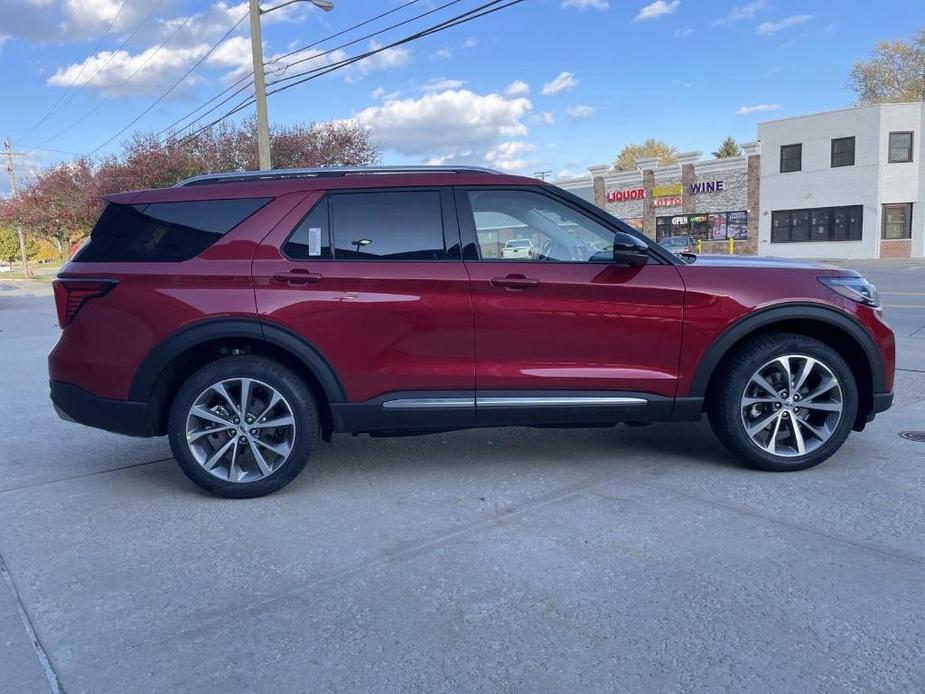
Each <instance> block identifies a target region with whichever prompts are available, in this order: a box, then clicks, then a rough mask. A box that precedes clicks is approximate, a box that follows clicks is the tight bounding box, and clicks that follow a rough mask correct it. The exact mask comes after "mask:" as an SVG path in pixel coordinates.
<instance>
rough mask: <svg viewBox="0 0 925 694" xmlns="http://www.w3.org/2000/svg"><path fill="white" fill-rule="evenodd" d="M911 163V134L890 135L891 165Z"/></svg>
mask: <svg viewBox="0 0 925 694" xmlns="http://www.w3.org/2000/svg"><path fill="white" fill-rule="evenodd" d="M907 161H912V133H911V132H903V133H890V158H889V162H890V163H891V164H899V163H902V162H907Z"/></svg>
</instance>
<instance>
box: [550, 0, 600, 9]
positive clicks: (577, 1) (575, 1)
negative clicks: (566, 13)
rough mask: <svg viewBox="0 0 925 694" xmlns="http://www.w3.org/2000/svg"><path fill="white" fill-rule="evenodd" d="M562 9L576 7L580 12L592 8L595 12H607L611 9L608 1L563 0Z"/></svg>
mask: <svg viewBox="0 0 925 694" xmlns="http://www.w3.org/2000/svg"><path fill="white" fill-rule="evenodd" d="M560 4H561V5H562V7H574V8H576V9H579V10H587V9H588V8H592V9H595V10H606V9H609V8H610V3H609V2H608V1H607V0H562V2H561V3H560Z"/></svg>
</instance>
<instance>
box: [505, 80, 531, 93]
mask: <svg viewBox="0 0 925 694" xmlns="http://www.w3.org/2000/svg"><path fill="white" fill-rule="evenodd" d="M504 93H505V94H506V95H507V96H526V95H527V94H529V93H530V85H529V84H527V83H526V82H524V81H523V80H514V81H513V82H511V83H510V84H509V85H507V87H505V88H504Z"/></svg>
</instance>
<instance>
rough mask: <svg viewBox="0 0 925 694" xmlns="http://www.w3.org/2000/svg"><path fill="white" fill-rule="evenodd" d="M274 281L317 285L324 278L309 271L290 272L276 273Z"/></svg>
mask: <svg viewBox="0 0 925 694" xmlns="http://www.w3.org/2000/svg"><path fill="white" fill-rule="evenodd" d="M273 279H274V280H276V281H277V282H285V283H286V284H317V283H318V282H320V281H321V280H322V279H324V277H323V276H322V275H319V274H318V273H316V272H309V271H308V270H290V271H289V272H274V273H273Z"/></svg>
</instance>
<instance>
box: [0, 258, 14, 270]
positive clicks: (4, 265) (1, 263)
mask: <svg viewBox="0 0 925 694" xmlns="http://www.w3.org/2000/svg"><path fill="white" fill-rule="evenodd" d="M12 271H13V266H12V265H10V264H9V263H8V262H6V261H5V260H0V272H12Z"/></svg>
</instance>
